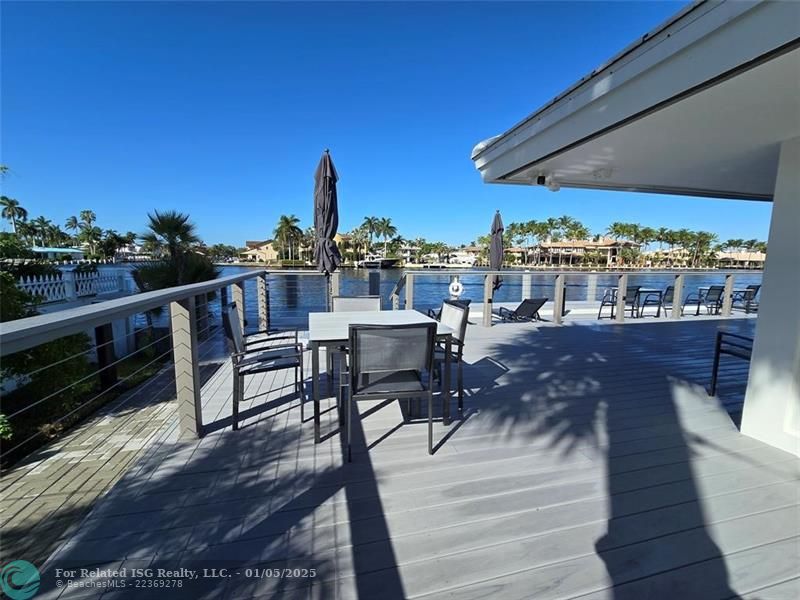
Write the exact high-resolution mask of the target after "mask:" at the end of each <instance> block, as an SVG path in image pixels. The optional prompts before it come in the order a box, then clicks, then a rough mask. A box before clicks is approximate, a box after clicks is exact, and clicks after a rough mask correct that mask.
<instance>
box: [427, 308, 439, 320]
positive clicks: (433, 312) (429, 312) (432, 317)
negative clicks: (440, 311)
mask: <svg viewBox="0 0 800 600" xmlns="http://www.w3.org/2000/svg"><path fill="white" fill-rule="evenodd" d="M428 316H429V317H430V318H431V319H436V320H437V321H438V320H439V319H438V318H437V317H438V315H437V314H436V311H435V310H433V309H432V308H429V309H428Z"/></svg>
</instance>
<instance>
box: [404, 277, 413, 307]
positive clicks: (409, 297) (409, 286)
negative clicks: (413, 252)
mask: <svg viewBox="0 0 800 600" xmlns="http://www.w3.org/2000/svg"><path fill="white" fill-rule="evenodd" d="M403 308H405V309H406V310H413V308H414V274H413V273H409V274H408V275H406V303H405V306H404V307H403Z"/></svg>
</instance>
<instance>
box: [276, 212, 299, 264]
mask: <svg viewBox="0 0 800 600" xmlns="http://www.w3.org/2000/svg"><path fill="white" fill-rule="evenodd" d="M299 223H300V219H299V218H298V217H296V216H295V215H281V216H280V217H279V218H278V225H277V226H276V227H275V231H274V232H273V235H274V236H275V237H276V238H277V239H278V240H280V242H281V247H282V248H283V250H284V257H285V256H286V254H285V252H286V249H287V248H288V249H289V260H293V259H294V252H293V249H294V248H293V245H294V241H295V240H297V239H299V238H300V237H301V236H302V235H303V231H302V230H301V229H300V227H299V225H298V224H299Z"/></svg>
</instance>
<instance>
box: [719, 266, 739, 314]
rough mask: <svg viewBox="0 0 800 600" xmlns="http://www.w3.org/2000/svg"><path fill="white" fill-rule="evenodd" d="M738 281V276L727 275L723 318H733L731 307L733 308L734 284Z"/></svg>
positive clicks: (723, 299)
mask: <svg viewBox="0 0 800 600" xmlns="http://www.w3.org/2000/svg"><path fill="white" fill-rule="evenodd" d="M735 280H736V275H734V274H733V273H728V274H727V275H725V295H724V296H723V298H722V316H723V317H730V316H731V307H732V306H733V284H734V282H735Z"/></svg>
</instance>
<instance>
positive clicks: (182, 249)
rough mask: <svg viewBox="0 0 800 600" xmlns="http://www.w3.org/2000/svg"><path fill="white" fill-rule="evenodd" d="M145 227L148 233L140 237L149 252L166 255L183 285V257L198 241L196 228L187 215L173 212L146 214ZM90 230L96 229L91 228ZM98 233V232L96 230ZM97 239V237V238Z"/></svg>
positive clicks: (179, 282)
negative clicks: (146, 222)
mask: <svg viewBox="0 0 800 600" xmlns="http://www.w3.org/2000/svg"><path fill="white" fill-rule="evenodd" d="M147 218H148V220H149V222H148V224H147V227H148V229H149V230H150V231H148V232H147V233H144V234H142V235H141V236H140V237H141V239H142V241H143V242H144V244H145V246H146V247H148V249H150V250H151V251H154V252H156V253H159V254H162V255H164V254H165V255H166V256H167V257H168V258H169V260H170V261H171V262H172V264H173V265H174V266H175V269H176V272H177V273H178V284H179V285H180V284H181V283H183V280H182V279H183V265H184V263H185V255H186V253H187V252H188V251H189V250H191V248H192V246H194V245H195V244H197V243H198V242H199V241H200V238H198V237H197V228H196V227H195V225H194V223H192V222H191V221H190V220H189V215H187V214H185V213H180V212H178V211H175V210H168V211H164V212H158V211H157V210H156V211H154V212H153V213H147ZM92 229H97V228H96V227H95V228H92ZM97 231H98V232H99V230H97ZM97 237H98V238H99V235H98V236H97Z"/></svg>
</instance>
